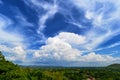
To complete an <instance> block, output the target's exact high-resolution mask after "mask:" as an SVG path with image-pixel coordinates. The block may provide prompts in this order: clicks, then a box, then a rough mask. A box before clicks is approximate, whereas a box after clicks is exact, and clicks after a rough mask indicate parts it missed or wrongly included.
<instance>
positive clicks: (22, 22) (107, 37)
mask: <svg viewBox="0 0 120 80" xmlns="http://www.w3.org/2000/svg"><path fill="white" fill-rule="evenodd" d="M119 14H120V0H0V51H2V52H3V55H4V56H5V58H6V59H7V60H9V61H12V62H14V63H16V64H19V65H40V66H68V67H71V66H80V67H81V66H107V65H109V64H113V63H120V53H119V52H120V15H119Z"/></svg>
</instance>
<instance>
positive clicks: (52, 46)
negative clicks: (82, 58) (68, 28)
mask: <svg viewBox="0 0 120 80" xmlns="http://www.w3.org/2000/svg"><path fill="white" fill-rule="evenodd" d="M60 36H61V34H60V35H59V36H58V37H53V38H48V40H47V41H46V45H45V46H42V47H41V48H40V50H38V51H36V52H35V54H34V57H35V58H40V57H41V58H43V57H45V58H46V59H52V58H53V59H56V60H62V59H63V60H66V61H74V60H76V57H78V56H79V55H80V53H81V52H80V51H79V50H77V49H74V48H72V46H71V45H70V44H69V43H68V42H67V41H64V40H62V39H65V37H64V38H59V37H60ZM62 37H63V36H62ZM66 40H67V39H66Z"/></svg>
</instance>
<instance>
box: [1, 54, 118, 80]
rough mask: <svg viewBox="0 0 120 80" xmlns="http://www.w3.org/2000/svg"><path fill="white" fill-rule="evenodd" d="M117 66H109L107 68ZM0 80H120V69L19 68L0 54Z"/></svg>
mask: <svg viewBox="0 0 120 80" xmlns="http://www.w3.org/2000/svg"><path fill="white" fill-rule="evenodd" d="M111 66H112V67H113V66H115V67H116V66H117V67H119V65H116V64H114V65H110V66H109V67H111ZM0 80H120V69H118V68H117V70H116V69H111V68H108V67H99V68H73V67H72V68H70V67H69V68H65V67H48V68H43V67H42V68H40V67H36V68H32V67H29V68H28V67H20V66H18V65H16V64H13V63H12V62H10V61H7V60H6V59H5V58H4V56H3V55H2V53H1V52H0Z"/></svg>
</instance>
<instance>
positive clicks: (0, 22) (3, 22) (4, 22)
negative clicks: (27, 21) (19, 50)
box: [0, 14, 22, 43]
mask: <svg viewBox="0 0 120 80" xmlns="http://www.w3.org/2000/svg"><path fill="white" fill-rule="evenodd" d="M12 24H13V23H12V21H11V20H9V19H8V18H7V17H5V16H3V15H1V14H0V40H1V41H4V42H11V43H12V42H21V41H22V36H20V35H18V34H13V33H10V32H7V31H5V30H4V29H5V28H6V27H8V26H10V25H12Z"/></svg>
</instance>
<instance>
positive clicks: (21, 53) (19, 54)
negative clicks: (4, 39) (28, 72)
mask: <svg viewBox="0 0 120 80" xmlns="http://www.w3.org/2000/svg"><path fill="white" fill-rule="evenodd" d="M0 50H1V51H3V52H4V53H7V56H6V59H7V60H10V61H16V60H20V61H24V60H25V58H26V51H25V49H24V48H23V47H22V46H15V47H9V46H6V45H0Z"/></svg>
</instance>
